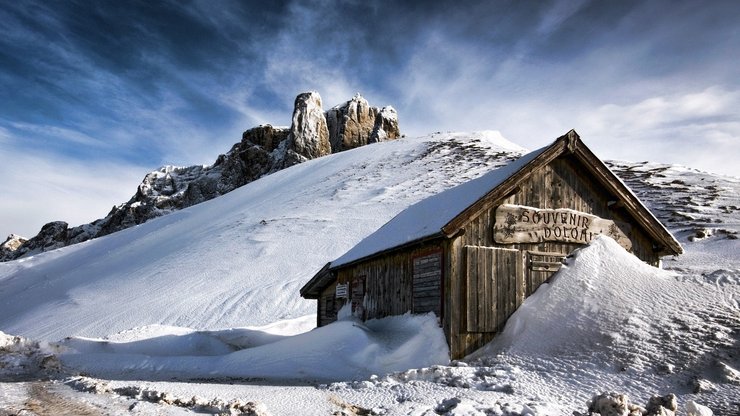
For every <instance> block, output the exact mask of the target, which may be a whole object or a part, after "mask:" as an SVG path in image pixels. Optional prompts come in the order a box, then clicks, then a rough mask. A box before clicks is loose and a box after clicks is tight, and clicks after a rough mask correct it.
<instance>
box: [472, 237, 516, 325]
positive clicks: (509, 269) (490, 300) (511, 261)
mask: <svg viewBox="0 0 740 416" xmlns="http://www.w3.org/2000/svg"><path fill="white" fill-rule="evenodd" d="M464 251H465V274H466V276H467V283H466V284H467V293H466V297H467V303H468V307H467V310H466V313H467V331H468V332H498V331H499V330H501V329H502V328H503V325H504V323H505V322H506V319H507V318H508V317H509V316H510V315H511V314H512V313H514V311H515V310H516V308H518V307H519V305H521V303H522V301H523V300H524V290H525V288H524V281H523V275H524V273H523V272H522V263H521V261H520V252H519V250H512V249H506V248H491V247H479V246H465V247H464Z"/></svg>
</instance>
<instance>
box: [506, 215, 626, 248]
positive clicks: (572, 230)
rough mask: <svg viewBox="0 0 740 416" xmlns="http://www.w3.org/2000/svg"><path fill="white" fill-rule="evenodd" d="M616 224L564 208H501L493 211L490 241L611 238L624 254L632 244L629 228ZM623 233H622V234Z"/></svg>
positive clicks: (509, 242) (576, 241)
mask: <svg viewBox="0 0 740 416" xmlns="http://www.w3.org/2000/svg"><path fill="white" fill-rule="evenodd" d="M620 225H621V227H620V226H617V224H616V223H615V222H614V221H612V220H607V219H604V218H601V217H598V216H596V215H592V214H587V213H585V212H581V211H576V210H572V209H567V208H557V209H539V208H534V207H527V206H523V205H510V204H503V205H500V206H499V207H498V208H496V225H494V227H493V238H494V240H495V241H496V242H497V243H501V244H518V243H540V242H544V241H560V242H564V243H579V244H587V243H589V242H590V241H591V240H593V238H594V237H596V236H597V235H599V234H605V235H608V236H609V237H611V238H613V239H614V240H615V241H616V242H617V243H619V245H621V246H622V247H624V248H625V249H627V250H630V249H632V242H631V241H630V239H629V238H628V237H627V235H626V234H625V231H626V232H629V225H628V224H620ZM623 230H624V231H623Z"/></svg>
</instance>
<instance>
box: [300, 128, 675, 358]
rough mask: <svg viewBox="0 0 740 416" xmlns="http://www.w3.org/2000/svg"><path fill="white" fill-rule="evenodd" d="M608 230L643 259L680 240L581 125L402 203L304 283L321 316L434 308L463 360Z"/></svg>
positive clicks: (655, 257) (325, 319)
mask: <svg viewBox="0 0 740 416" xmlns="http://www.w3.org/2000/svg"><path fill="white" fill-rule="evenodd" d="M598 234H607V235H609V236H611V237H612V238H614V239H615V240H616V241H617V242H618V243H619V244H620V245H621V246H622V247H624V248H625V249H627V250H629V251H630V252H631V253H633V254H634V255H635V256H637V257H639V258H640V259H642V260H643V261H645V262H647V263H649V264H651V265H654V266H659V264H660V258H661V256H666V255H677V254H680V253H681V252H682V248H681V245H680V244H679V243H678V241H676V239H675V238H674V237H673V236H672V235H671V234H670V232H669V231H668V230H667V229H666V228H665V227H664V226H663V225H662V224H661V223H660V221H658V220H657V219H656V218H655V216H654V215H652V214H651V213H650V211H649V210H648V209H647V208H646V207H645V206H644V205H643V204H642V203H641V202H640V201H639V200H638V199H637V197H636V196H635V195H634V194H633V193H632V192H631V191H630V190H629V188H627V186H626V185H625V184H624V183H623V182H622V181H621V180H619V178H617V177H616V176H615V175H614V174H613V173H612V172H611V171H610V170H609V168H608V167H607V166H606V165H604V163H603V162H602V161H601V160H599V159H598V158H597V157H596V156H594V154H593V153H592V152H591V151H590V150H589V149H588V148H587V147H586V146H585V145H584V144H583V142H582V141H581V140H580V138H579V136H578V134H577V133H576V132H575V131H573V130H571V131H570V132H568V133H567V134H565V135H564V136H562V137H560V138H558V139H557V140H555V142H554V143H552V144H551V145H549V146H546V147H543V148H541V149H539V150H535V151H534V152H531V153H529V154H526V155H524V156H522V157H521V158H519V159H518V160H516V161H514V162H512V163H510V164H509V165H506V166H504V167H501V168H499V169H496V170H493V171H491V172H488V173H486V174H484V175H483V176H481V177H479V178H477V179H473V180H471V181H469V182H466V183H463V184H461V185H458V186H456V187H454V188H450V189H448V190H446V191H443V192H441V193H439V194H436V195H433V196H431V197H429V198H427V199H424V200H422V201H420V202H418V203H416V204H414V205H412V206H410V207H408V208H407V209H406V210H404V211H402V212H401V213H400V214H398V215H397V216H396V217H394V218H393V219H392V220H390V221H389V222H388V223H386V224H385V225H384V226H382V227H381V228H380V229H378V230H377V231H376V232H374V233H373V234H371V235H369V236H368V237H367V238H365V239H364V240H362V241H361V242H360V243H359V244H357V245H356V246H355V247H353V248H352V249H350V250H349V251H348V252H347V253H345V254H344V255H343V256H341V257H340V258H338V259H336V260H334V261H332V262H330V263H328V264H327V265H326V266H324V267H323V268H322V269H321V270H320V271H319V272H318V273H316V275H315V276H314V277H313V278H312V279H311V280H310V281H309V282H308V283H307V284H306V285H305V286H303V288H301V290H300V293H301V296H303V297H304V298H307V299H316V300H317V301H318V307H317V311H318V318H317V321H318V322H317V324H318V325H319V326H322V325H326V324H328V323H330V322H333V321H334V320H336V317H337V311H338V310H339V308H340V307H341V306H343V305H345V304H346V303H351V305H352V312H353V314H355V316H358V317H361V318H362V319H372V318H382V317H385V316H389V315H399V314H404V313H406V312H409V311H410V312H412V313H427V312H434V313H435V314H436V315H437V316H438V317H439V320H440V325H441V326H442V328H443V329H444V333H445V335H446V337H447V341H448V343H449V346H450V355H451V357H452V358H453V359H456V358H461V357H464V356H466V355H468V354H469V353H472V352H473V351H475V350H476V349H478V348H480V347H482V346H483V345H484V344H486V343H487V342H489V341H490V340H491V339H492V338H493V337H494V336H495V335H496V333H497V332H499V331H501V330H502V329H503V326H504V324H505V322H506V319H507V318H508V317H509V316H510V315H511V314H512V313H513V312H514V311H515V310H516V309H517V308H518V307H519V306H520V305H521V304H522V302H523V301H524V299H525V298H526V297H527V296H529V295H531V294H532V293H533V292H534V291H535V290H536V289H537V287H538V286H539V285H541V284H542V283H543V282H545V281H547V279H548V278H550V276H552V275H553V274H554V273H555V272H556V271H557V270H558V269H559V268H560V265H561V264H562V260H563V259H564V258H565V256H567V255H568V254H569V253H571V252H572V251H573V250H575V249H577V248H579V247H581V246H583V245H585V244H587V243H588V242H589V241H591V239H593V238H594V237H595V236H596V235H598Z"/></svg>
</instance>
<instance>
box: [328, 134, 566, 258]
mask: <svg viewBox="0 0 740 416" xmlns="http://www.w3.org/2000/svg"><path fill="white" fill-rule="evenodd" d="M550 146H552V143H551V144H549V145H547V146H544V147H542V148H539V149H537V150H535V151H532V152H530V153H527V154H525V155H523V156H521V157H520V158H518V159H517V160H515V161H513V162H511V163H509V164H507V165H504V166H501V167H499V168H497V169H494V170H492V171H490V172H488V173H486V174H484V175H482V176H480V177H478V178H475V179H472V180H470V181H467V182H464V183H461V184H459V185H457V186H454V187H452V188H449V189H446V190H444V191H442V192H440V193H438V194H435V195H432V196H430V197H428V198H425V199H422V200H421V201H419V202H417V203H415V204H413V205H410V206H409V207H407V208H406V209H404V210H403V211H401V212H400V213H398V215H396V216H395V217H393V218H392V219H391V220H390V221H388V222H387V223H385V224H384V225H383V226H382V227H380V228H379V229H378V230H376V231H375V232H373V233H372V234H370V235H368V236H367V237H365V238H364V239H363V240H362V241H360V242H359V243H357V245H355V246H354V247H352V248H351V249H350V250H349V251H347V252H346V253H344V254H343V255H342V256H340V257H339V258H337V259H336V260H334V261H332V262H331V268H332V269H334V268H336V267H340V266H344V265H347V264H349V263H353V262H356V261H358V260H361V259H364V258H367V257H370V256H373V255H375V254H378V253H380V252H382V251H386V250H390V249H393V248H397V247H400V246H403V245H406V244H409V243H412V242H415V241H419V240H422V239H426V238H428V237H432V236H435V235H436V234H441V232H442V227H444V226H445V225H446V224H447V223H449V222H450V221H452V220H453V219H454V218H455V217H456V216H457V215H459V214H460V213H461V212H463V211H464V210H465V209H466V208H468V207H469V206H471V205H473V204H474V203H475V202H477V201H478V200H480V199H481V198H483V197H484V196H486V194H488V193H489V192H490V191H491V190H492V189H494V188H496V187H497V186H499V185H500V184H501V183H502V182H503V181H505V180H506V179H507V178H509V177H510V176H512V175H513V174H515V173H516V172H518V171H519V170H520V169H521V168H523V167H524V166H526V165H527V164H529V162H531V161H532V160H534V159H535V158H536V157H537V156H539V155H540V154H542V153H543V152H544V151H545V150H546V149H548V148H549V147H550Z"/></svg>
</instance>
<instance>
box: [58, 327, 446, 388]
mask: <svg viewBox="0 0 740 416" xmlns="http://www.w3.org/2000/svg"><path fill="white" fill-rule="evenodd" d="M244 331H245V330H229V331H211V332H208V333H204V332H193V331H187V330H185V329H183V328H166V327H163V328H159V331H158V335H157V336H151V331H143V332H142V334H143V336H142V337H141V338H136V337H133V336H132V334H129V335H128V336H127V338H128V339H129V341H126V342H116V341H111V340H108V339H100V340H94V339H79V338H71V339H68V340H65V341H64V342H63V343H62V345H63V346H65V347H67V352H66V353H64V354H62V355H61V360H62V363H63V364H64V366H65V367H66V368H67V369H68V370H69V371H73V372H76V373H86V374H90V375H93V376H95V377H102V378H108V379H141V380H173V379H176V380H211V381H218V380H234V379H241V380H254V379H263V380H273V381H274V380H301V381H302V382H307V381H316V380H319V381H335V380H356V379H361V378H367V377H370V376H371V375H373V374H386V373H389V372H393V371H401V370H406V369H409V368H416V367H427V366H430V365H435V364H446V363H447V362H448V361H449V351H448V349H447V343H446V341H445V338H444V334H443V333H442V330H441V329H440V327H439V325H438V324H437V318H436V317H435V316H434V314H428V315H416V316H412V315H408V314H407V315H404V316H393V317H388V318H384V319H378V320H370V321H367V322H363V323H360V322H356V321H353V320H346V321H338V322H335V323H333V324H330V325H327V326H324V327H321V328H316V329H314V330H312V331H309V332H306V333H302V334H298V335H294V336H282V337H281V336H273V337H274V338H272V342H270V341H269V340H267V339H269V338H270V337H269V336H267V334H263V335H262V336H257V335H256V332H258V331H255V330H249V332H250V333H251V336H252V338H258V339H260V340H262V341H263V342H262V343H260V345H256V346H254V345H252V346H251V347H245V348H241V347H243V345H238V344H234V343H233V342H229V341H228V339H232V340H233V339H243V337H234V333H240V332H241V333H243V332H244Z"/></svg>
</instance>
